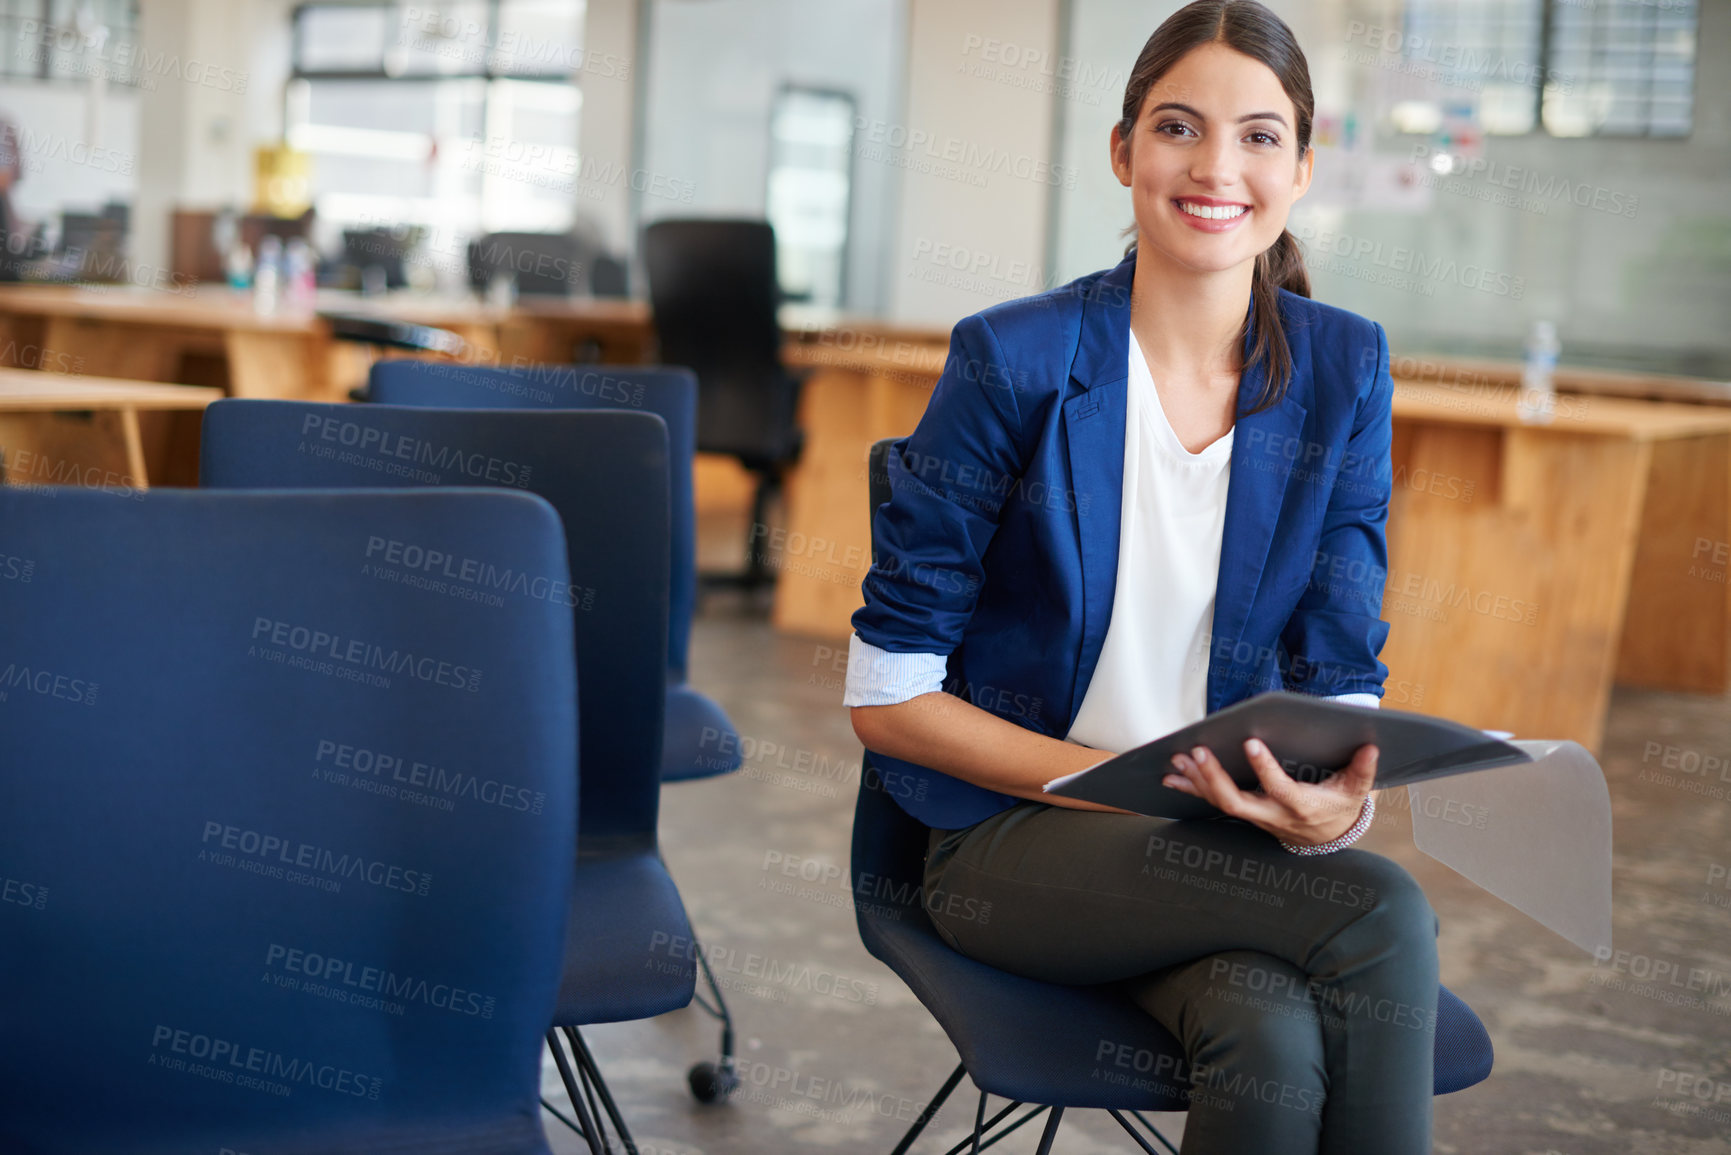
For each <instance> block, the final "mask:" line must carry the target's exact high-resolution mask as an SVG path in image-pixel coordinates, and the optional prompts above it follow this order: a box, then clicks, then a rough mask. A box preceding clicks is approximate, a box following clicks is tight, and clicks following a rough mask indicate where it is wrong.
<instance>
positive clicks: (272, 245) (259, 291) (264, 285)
mask: <svg viewBox="0 0 1731 1155" xmlns="http://www.w3.org/2000/svg"><path fill="white" fill-rule="evenodd" d="M281 291H282V241H281V240H280V239H279V238H277V237H276V236H274V235H270V234H266V235H265V236H264V237H261V238H260V239H259V242H258V260H257V261H256V262H255V263H254V266H253V272H252V308H253V311H254V312H255V313H258V314H259V315H260V316H265V317H268V316H270V315H271V314H272V313H274V312H276V308H277V303H278V300H279V298H280V297H281Z"/></svg>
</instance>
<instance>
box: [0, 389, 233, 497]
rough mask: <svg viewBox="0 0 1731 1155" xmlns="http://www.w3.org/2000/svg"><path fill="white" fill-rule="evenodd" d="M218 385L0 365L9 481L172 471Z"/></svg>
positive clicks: (1, 426)
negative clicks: (199, 385)
mask: <svg viewBox="0 0 1731 1155" xmlns="http://www.w3.org/2000/svg"><path fill="white" fill-rule="evenodd" d="M221 396H222V391H221V390H219V389H200V388H197V387H195V386H191V385H158V384H155V383H153V382H146V381H116V380H102V379H93V378H86V377H66V376H63V375H61V374H56V373H39V372H35V371H32V370H28V369H0V458H3V461H4V466H3V467H4V471H5V481H6V484H8V485H86V486H98V487H109V488H122V489H133V490H144V489H148V488H149V487H150V484H151V479H152V478H153V477H160V478H163V479H164V480H168V481H169V482H170V483H173V484H181V485H191V484H193V483H194V482H196V480H197V479H196V477H194V478H178V477H174V476H173V472H174V470H173V466H172V464H171V463H173V462H176V461H180V460H184V458H185V456H186V453H185V450H186V448H187V447H188V446H189V445H190V448H191V451H192V458H193V460H194V461H196V460H197V450H198V433H199V417H200V415H201V414H202V412H203V410H204V407H205V406H206V405H209V404H210V403H211V402H212V401H214V400H216V399H217V398H218V397H221Z"/></svg>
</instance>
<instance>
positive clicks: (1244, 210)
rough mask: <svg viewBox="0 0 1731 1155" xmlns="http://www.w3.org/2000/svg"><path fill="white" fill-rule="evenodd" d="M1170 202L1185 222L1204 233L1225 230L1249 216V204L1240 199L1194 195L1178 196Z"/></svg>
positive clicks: (1241, 222) (1235, 226)
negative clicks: (1232, 199)
mask: <svg viewBox="0 0 1731 1155" xmlns="http://www.w3.org/2000/svg"><path fill="white" fill-rule="evenodd" d="M1172 204H1173V205H1174V207H1176V208H1177V209H1178V212H1179V214H1180V215H1181V216H1182V217H1183V218H1184V223H1185V224H1187V225H1189V226H1190V227H1191V228H1193V229H1199V230H1201V231H1202V232H1205V233H1224V232H1227V231H1228V230H1231V229H1235V228H1237V227H1238V226H1239V225H1241V224H1243V223H1244V222H1245V221H1246V220H1247V219H1249V217H1250V206H1249V205H1247V204H1244V203H1243V202H1240V201H1223V200H1219V199H1217V198H1215V197H1203V196H1194V197H1178V198H1176V199H1175V200H1173V202H1172Z"/></svg>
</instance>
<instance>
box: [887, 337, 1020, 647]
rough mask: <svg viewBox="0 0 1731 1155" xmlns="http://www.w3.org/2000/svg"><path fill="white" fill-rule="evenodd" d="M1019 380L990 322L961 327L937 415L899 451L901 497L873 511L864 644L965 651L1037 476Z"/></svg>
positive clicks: (933, 405)
mask: <svg viewBox="0 0 1731 1155" xmlns="http://www.w3.org/2000/svg"><path fill="white" fill-rule="evenodd" d="M1017 384H1018V382H1017V379H1016V377H1015V375H1014V373H1013V372H1012V369H1011V367H1010V366H1009V365H1008V364H1006V363H1005V357H1004V352H1003V349H1002V347H1001V346H1000V344H999V342H998V339H997V336H996V334H995V333H993V331H992V328H991V326H990V324H989V323H988V322H987V321H986V320H985V319H984V318H982V317H979V316H972V317H968V318H965V319H964V320H963V321H961V322H960V323H959V324H958V325H957V326H956V327H955V330H954V331H953V332H952V333H951V335H950V352H949V358H948V360H946V361H945V363H944V370H943V374H942V375H941V376H940V377H939V378H938V383H937V386H936V388H935V389H934V390H933V392H932V399H931V402H930V403H929V404H928V405H927V407H926V411H925V415H924V416H923V417H921V419H920V423H919V425H918V427H917V428H915V430H914V432H913V433H912V434H911V435H910V436H909V437H908V438H907V439H906V442H905V443H903V444H901V445H900V452H899V453H898V452H895V451H894V450H892V451H891V452H890V454H889V455H888V460H887V462H886V464H887V467H888V470H889V481H890V492H891V498H890V500H889V501H887V502H885V503H884V504H883V505H881V506H879V507H878V508H877V510H876V511H874V513H873V515H872V533H873V538H874V543H875V547H876V556H875V557H874V559H873V563H872V567H871V571H870V572H869V573H868V574H867V575H866V578H865V582H864V584H863V587H862V588H863V592H864V594H865V605H864V606H862V607H861V608H860V609H858V610H856V611H855V612H854V616H853V626H854V629H855V630H856V631H857V632H858V634H859V636H860V637H861V638H862V639H863V640H864V641H866V642H868V643H870V644H871V645H873V646H876V647H878V648H880V649H883V650H886V651H889V652H891V653H927V654H946V655H947V654H950V653H951V652H953V651H954V650H955V649H956V647H957V646H958V645H959V644H960V642H961V638H962V633H963V630H964V629H965V628H966V626H967V624H968V620H969V618H970V617H972V616H973V612H974V606H975V603H976V602H977V601H978V600H979V594H980V587H981V585H982V583H983V582H984V580H985V566H984V558H985V554H986V548H987V546H989V545H990V544H991V541H992V536H993V534H994V533H996V532H997V528H998V517H999V513H1000V512H1001V510H1002V508H1003V505H1004V502H1005V500H1006V499H1007V498H1008V497H1009V495H1010V493H1011V492H1012V491H1013V489H1014V487H1015V486H1016V485H1017V484H1018V483H1019V482H1020V479H1021V477H1022V473H1023V471H1024V468H1025V461H1026V458H1025V456H1024V452H1023V443H1022V442H1023V432H1022V414H1021V413H1020V411H1019V409H1018V404H1017V388H1016V386H1017Z"/></svg>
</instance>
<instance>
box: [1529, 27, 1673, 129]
mask: <svg viewBox="0 0 1731 1155" xmlns="http://www.w3.org/2000/svg"><path fill="white" fill-rule="evenodd" d="M1698 18H1699V17H1698V13H1697V10H1696V0H1597V3H1592V2H1588V0H1570V2H1569V3H1562V2H1558V3H1555V4H1554V5H1553V7H1552V10H1551V27H1550V59H1551V69H1552V72H1553V73H1555V74H1560V75H1562V76H1565V77H1567V78H1568V83H1566V84H1564V83H1559V82H1557V81H1554V80H1550V81H1547V83H1546V85H1545V93H1544V118H1545V128H1546V130H1547V131H1548V132H1550V133H1551V135H1552V136H1688V135H1689V129H1690V125H1691V121H1692V119H1693V118H1692V113H1693V109H1694V88H1695V27H1696V22H1697V20H1698Z"/></svg>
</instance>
